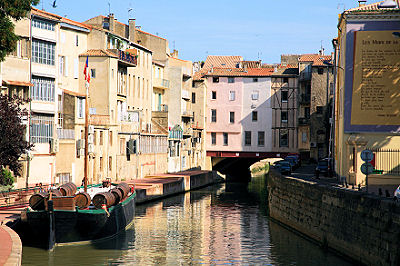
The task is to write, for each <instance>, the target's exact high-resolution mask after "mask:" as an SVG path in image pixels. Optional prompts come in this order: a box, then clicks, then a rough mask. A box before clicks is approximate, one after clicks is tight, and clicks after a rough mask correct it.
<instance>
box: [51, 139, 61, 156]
mask: <svg viewBox="0 0 400 266" xmlns="http://www.w3.org/2000/svg"><path fill="white" fill-rule="evenodd" d="M59 150H60V143H59V140H58V139H55V138H52V139H51V140H50V153H57V152H59Z"/></svg>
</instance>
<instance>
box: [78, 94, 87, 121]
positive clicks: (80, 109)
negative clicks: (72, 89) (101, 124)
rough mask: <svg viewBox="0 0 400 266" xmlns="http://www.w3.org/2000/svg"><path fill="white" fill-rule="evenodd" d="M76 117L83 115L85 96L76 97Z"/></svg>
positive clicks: (82, 116)
mask: <svg viewBox="0 0 400 266" xmlns="http://www.w3.org/2000/svg"><path fill="white" fill-rule="evenodd" d="M77 99H78V118H84V117H85V98H80V97H78V98H77Z"/></svg>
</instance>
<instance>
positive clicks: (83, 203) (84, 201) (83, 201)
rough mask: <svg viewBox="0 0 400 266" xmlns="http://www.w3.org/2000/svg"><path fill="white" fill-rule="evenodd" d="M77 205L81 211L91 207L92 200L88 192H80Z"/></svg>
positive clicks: (76, 197)
mask: <svg viewBox="0 0 400 266" xmlns="http://www.w3.org/2000/svg"><path fill="white" fill-rule="evenodd" d="M74 198H75V205H76V206H78V208H79V209H85V208H87V207H89V205H90V202H91V198H90V195H89V194H88V193H86V192H80V193H78V194H76V195H75V197H74Z"/></svg>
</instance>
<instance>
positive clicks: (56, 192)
mask: <svg viewBox="0 0 400 266" xmlns="http://www.w3.org/2000/svg"><path fill="white" fill-rule="evenodd" d="M48 193H49V197H50V193H51V194H52V197H62V196H63V194H62V193H61V191H60V190H58V189H49V191H48ZM49 197H47V198H49Z"/></svg>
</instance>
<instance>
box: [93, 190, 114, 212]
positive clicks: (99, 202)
mask: <svg viewBox="0 0 400 266" xmlns="http://www.w3.org/2000/svg"><path fill="white" fill-rule="evenodd" d="M92 202H93V205H94V206H95V207H96V208H97V209H101V208H102V206H103V204H104V205H106V206H107V207H111V206H112V205H114V203H115V196H114V194H113V193H111V192H100V193H97V194H96V195H94V197H93V199H92Z"/></svg>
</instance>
